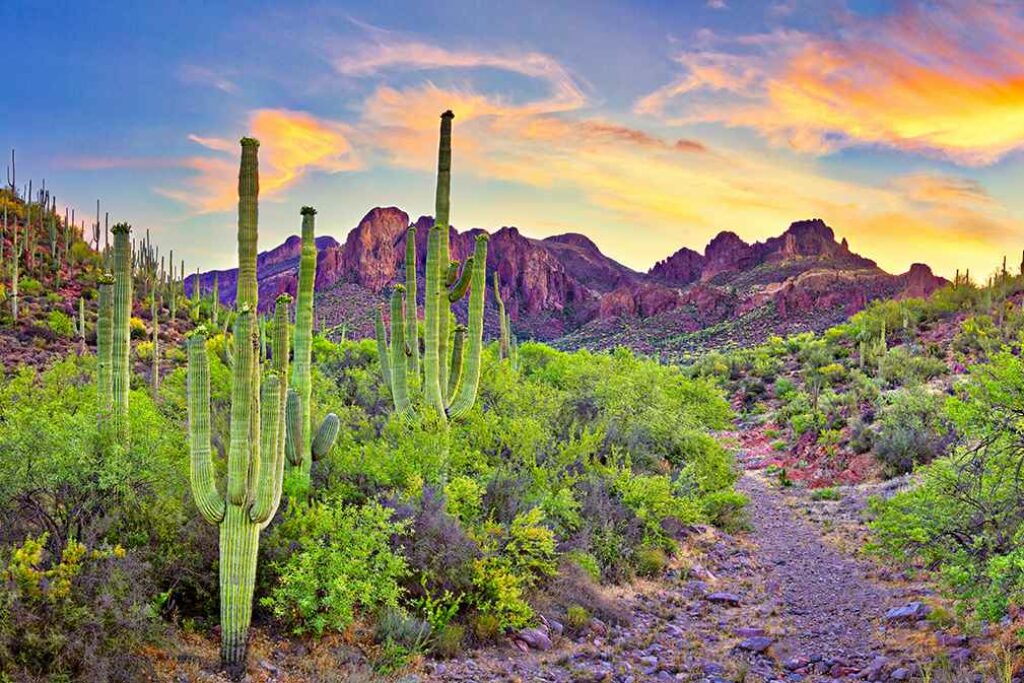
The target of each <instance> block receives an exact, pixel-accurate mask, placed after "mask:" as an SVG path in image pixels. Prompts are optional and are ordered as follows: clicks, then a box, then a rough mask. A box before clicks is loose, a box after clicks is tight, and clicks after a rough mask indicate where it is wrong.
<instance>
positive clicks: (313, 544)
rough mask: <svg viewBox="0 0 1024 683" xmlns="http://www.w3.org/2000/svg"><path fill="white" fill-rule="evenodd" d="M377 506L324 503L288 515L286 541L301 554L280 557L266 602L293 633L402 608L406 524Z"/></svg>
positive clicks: (338, 626) (283, 528) (341, 626)
mask: <svg viewBox="0 0 1024 683" xmlns="http://www.w3.org/2000/svg"><path fill="white" fill-rule="evenodd" d="M392 514H393V513H392V511H391V510H389V509H387V508H385V507H383V506H380V505H378V504H375V503H371V504H368V505H365V506H362V507H359V508H352V507H346V506H339V505H327V504H317V505H312V506H309V507H306V508H302V509H299V510H297V511H296V512H294V513H293V514H292V515H290V516H288V517H287V518H286V519H285V520H284V521H283V522H282V523H281V525H280V526H279V527H278V529H277V533H278V535H279V536H283V537H286V538H290V539H293V541H292V542H293V543H294V546H295V548H294V550H293V551H292V552H291V553H290V554H289V555H287V556H286V557H284V558H282V559H277V560H274V561H273V563H272V566H271V568H270V569H271V571H272V572H273V573H275V574H276V575H277V580H276V585H275V586H274V587H273V589H272V590H271V592H270V594H269V595H268V596H266V597H265V598H263V600H262V601H261V602H262V604H263V605H264V606H265V607H267V608H269V609H270V610H271V612H273V614H274V616H276V617H277V618H279V619H281V620H282V621H283V622H284V623H285V624H287V625H288V626H289V627H290V628H291V630H292V631H293V632H294V633H299V634H302V633H310V634H313V635H316V636H320V635H322V634H323V633H324V631H326V630H334V631H343V630H345V629H346V628H348V626H349V625H350V624H351V623H352V622H353V621H354V620H355V618H356V616H357V614H358V613H360V612H370V611H373V610H377V609H380V608H382V607H397V606H398V601H399V598H400V597H401V595H402V589H401V586H400V582H401V580H402V579H403V578H404V577H405V575H406V573H407V571H408V568H407V566H406V561H405V558H403V557H401V556H400V555H397V554H396V553H395V552H394V551H393V550H392V549H391V545H390V540H391V536H392V535H394V534H398V533H401V532H402V530H403V528H404V525H403V524H400V523H396V522H393V521H392V520H391V517H392Z"/></svg>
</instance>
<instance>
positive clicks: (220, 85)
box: [178, 64, 238, 93]
mask: <svg viewBox="0 0 1024 683" xmlns="http://www.w3.org/2000/svg"><path fill="white" fill-rule="evenodd" d="M178 79H179V80H180V81H181V82H182V83H185V84H186V85H201V86H205V87H210V88H216V89H217V90H220V91H221V92H226V93H235V92H238V84H237V83H235V82H234V81H233V80H231V78H229V77H228V75H227V73H225V72H222V71H218V70H216V69H211V68H209V67H205V66H198V65H196V64H185V65H183V66H181V67H180V68H179V69H178Z"/></svg>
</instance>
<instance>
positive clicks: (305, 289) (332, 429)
mask: <svg viewBox="0 0 1024 683" xmlns="http://www.w3.org/2000/svg"><path fill="white" fill-rule="evenodd" d="M301 214H302V252H301V255H300V257H299V284H298V290H297V296H298V298H297V300H296V302H295V365H294V367H293V368H292V384H293V385H294V386H295V389H294V391H291V392H289V396H288V402H289V403H288V405H289V411H288V429H287V432H286V434H287V454H288V463H289V465H291V466H292V468H293V469H294V475H293V476H292V478H291V479H290V482H291V481H294V483H295V485H296V487H297V489H299V490H306V489H308V487H309V481H310V474H311V471H312V461H313V460H318V459H319V458H320V457H322V456H323V455H325V454H326V453H327V452H328V451H329V450H330V449H331V446H333V445H334V440H335V439H336V438H337V436H338V429H339V427H340V421H339V420H338V416H337V415H335V414H334V413H329V414H328V415H327V416H326V417H325V418H324V420H323V422H322V423H321V424H320V427H319V428H318V429H317V431H316V437H313V430H312V412H313V411H312V393H313V382H312V375H311V367H310V366H311V364H312V356H313V288H314V285H315V284H316V258H317V254H316V209H314V208H313V207H312V206H304V207H302V211H301ZM273 351H274V355H275V356H276V355H277V347H276V346H275V347H274V348H273ZM289 486H291V483H290V484H289ZM289 490H290V489H289Z"/></svg>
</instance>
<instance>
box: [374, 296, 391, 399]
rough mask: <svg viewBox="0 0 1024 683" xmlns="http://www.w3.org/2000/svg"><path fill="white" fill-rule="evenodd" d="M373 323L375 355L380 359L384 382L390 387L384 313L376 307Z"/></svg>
mask: <svg viewBox="0 0 1024 683" xmlns="http://www.w3.org/2000/svg"><path fill="white" fill-rule="evenodd" d="M373 323H374V324H373V328H374V333H375V336H376V338H377V357H378V358H379V359H380V372H381V374H382V375H383V376H384V383H385V384H387V385H388V386H389V387H390V386H392V382H391V359H390V358H389V356H388V338H387V334H386V333H385V332H384V313H383V312H382V310H381V308H378V309H377V317H376V318H375V319H374V321H373ZM392 338H394V337H392Z"/></svg>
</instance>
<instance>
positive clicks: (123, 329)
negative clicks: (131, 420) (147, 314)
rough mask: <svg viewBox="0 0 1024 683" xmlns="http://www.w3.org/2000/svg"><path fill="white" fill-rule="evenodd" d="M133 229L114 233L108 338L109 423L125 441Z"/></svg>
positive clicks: (116, 229)
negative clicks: (131, 239) (110, 409)
mask: <svg viewBox="0 0 1024 683" xmlns="http://www.w3.org/2000/svg"><path fill="white" fill-rule="evenodd" d="M131 230H132V226H130V225H128V224H127V223H118V224H117V225H115V226H114V227H113V228H112V229H111V231H112V232H113V233H114V301H113V313H112V321H113V332H112V336H111V339H112V341H111V371H112V379H111V385H112V387H113V396H114V405H113V413H112V416H111V417H112V422H113V424H114V434H115V436H116V438H117V440H118V441H119V442H120V443H122V444H126V443H127V442H128V436H129V435H128V389H129V386H130V383H131V376H130V371H131V368H130V363H129V354H130V352H131V338H130V327H129V324H130V320H131V315H132V247H131V243H130V242H129V239H128V235H129V233H131Z"/></svg>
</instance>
